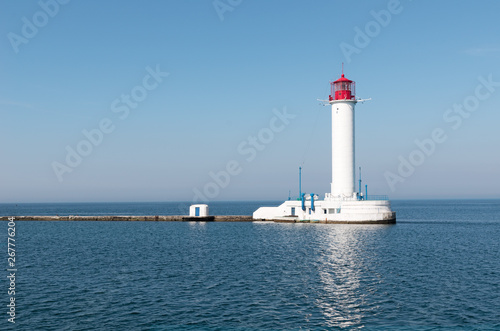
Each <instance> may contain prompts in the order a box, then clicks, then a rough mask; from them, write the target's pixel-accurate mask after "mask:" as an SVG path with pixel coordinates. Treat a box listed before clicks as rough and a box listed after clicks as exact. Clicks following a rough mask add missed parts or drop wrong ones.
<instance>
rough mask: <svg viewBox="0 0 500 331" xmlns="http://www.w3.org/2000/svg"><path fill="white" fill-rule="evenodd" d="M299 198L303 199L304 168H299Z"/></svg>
mask: <svg viewBox="0 0 500 331" xmlns="http://www.w3.org/2000/svg"><path fill="white" fill-rule="evenodd" d="M299 197H302V167H299Z"/></svg>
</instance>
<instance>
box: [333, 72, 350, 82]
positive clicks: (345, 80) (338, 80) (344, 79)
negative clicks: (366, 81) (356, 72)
mask: <svg viewBox="0 0 500 331" xmlns="http://www.w3.org/2000/svg"><path fill="white" fill-rule="evenodd" d="M337 82H350V83H352V80H350V79H347V78H345V77H344V74H342V76H340V78H339V79H337V80H336V81H334V83H337Z"/></svg>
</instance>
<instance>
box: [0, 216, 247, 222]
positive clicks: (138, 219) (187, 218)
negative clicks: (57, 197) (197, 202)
mask: <svg viewBox="0 0 500 331" xmlns="http://www.w3.org/2000/svg"><path fill="white" fill-rule="evenodd" d="M9 217H14V218H15V220H16V221H113V222H115V221H127V222H141V221H142V222H193V221H195V222H252V221H253V219H252V216H250V215H248V216H247V215H221V216H207V217H190V216H175V215H166V216H165V215H146V216H128V215H105V216H103V215H101V216H86V215H81V216H80V215H66V216H57V215H56V216H47V215H43V216H0V221H7V220H8V218H9Z"/></svg>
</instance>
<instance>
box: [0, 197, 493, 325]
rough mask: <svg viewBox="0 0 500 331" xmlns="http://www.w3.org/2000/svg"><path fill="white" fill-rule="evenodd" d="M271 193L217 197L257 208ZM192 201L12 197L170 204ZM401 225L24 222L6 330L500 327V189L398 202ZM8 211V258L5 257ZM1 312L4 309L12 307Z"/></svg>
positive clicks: (142, 208) (73, 210) (23, 208)
mask: <svg viewBox="0 0 500 331" xmlns="http://www.w3.org/2000/svg"><path fill="white" fill-rule="evenodd" d="M263 204H266V205H273V203H272V202H267V203H263V202H227V203H223V202H217V203H210V208H211V209H210V211H211V213H212V214H219V215H223V214H241V215H244V214H247V215H250V214H251V212H253V211H254V210H255V209H256V208H257V207H258V206H261V205H263ZM188 205H189V204H187V203H186V204H183V203H131V204H125V203H112V204H101V203H99V204H91V203H88V204H18V205H15V204H0V215H27V214H30V215H55V214H59V215H86V214H96V215H110V214H117V215H119V214H135V215H168V214H180V213H179V210H186V211H187V209H183V208H187V206H188ZM393 208H394V209H395V210H396V211H397V215H398V223H397V224H395V225H336V224H258V223H257V224H255V223H190V222H36V221H25V222H22V221H18V222H16V225H15V228H16V237H15V238H16V242H15V243H16V247H15V249H16V268H17V271H16V284H15V287H16V288H15V292H16V293H15V299H16V301H15V302H16V319H15V321H16V323H15V326H13V325H12V324H11V323H9V322H8V321H7V318H8V317H9V316H8V315H7V311H8V307H7V304H8V303H9V301H8V300H9V296H8V294H7V292H8V288H9V282H8V280H7V278H6V276H7V275H8V273H7V271H5V269H3V270H4V271H2V272H1V273H3V275H0V276H1V277H0V279H1V281H0V293H1V294H0V307H3V308H0V329H1V330H14V329H15V330H337V329H349V330H358V329H364V330H456V329H459V330H500V200H436V201H430V200H429V201H393ZM6 239H7V222H0V245H1V249H0V251H1V252H2V253H1V254H0V260H3V263H4V265H5V266H7V257H8V256H7V245H6ZM2 310H3V311H2Z"/></svg>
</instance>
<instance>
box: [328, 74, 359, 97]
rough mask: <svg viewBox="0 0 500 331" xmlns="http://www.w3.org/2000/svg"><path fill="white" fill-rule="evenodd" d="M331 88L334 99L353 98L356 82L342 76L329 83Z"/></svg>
mask: <svg viewBox="0 0 500 331" xmlns="http://www.w3.org/2000/svg"><path fill="white" fill-rule="evenodd" d="M331 89H332V91H331V95H333V96H334V98H335V100H346V99H347V100H351V99H355V94H356V83H355V82H353V81H352V80H349V79H347V78H344V77H342V78H340V79H338V80H336V81H335V82H333V83H331Z"/></svg>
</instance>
